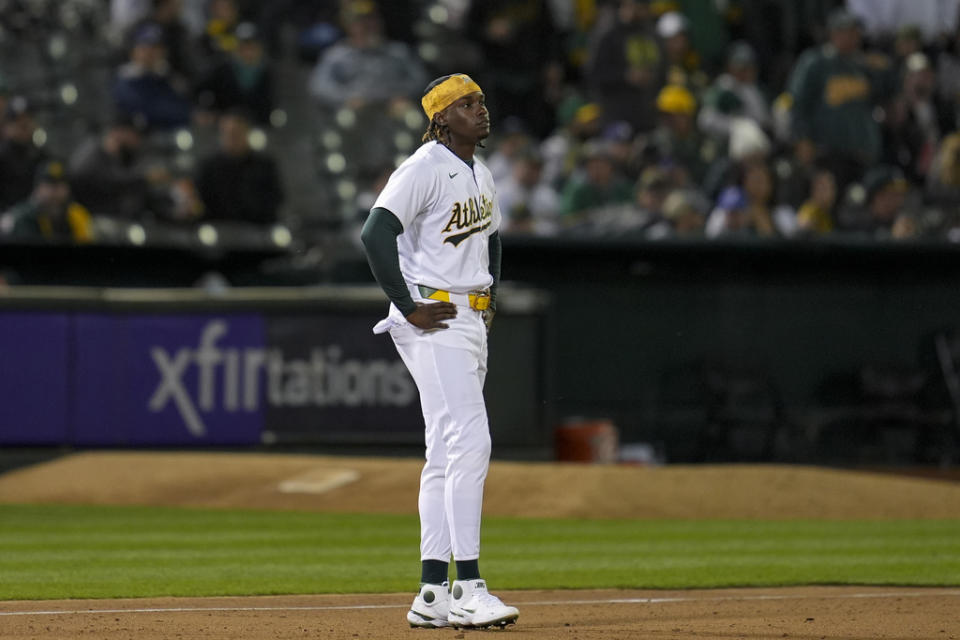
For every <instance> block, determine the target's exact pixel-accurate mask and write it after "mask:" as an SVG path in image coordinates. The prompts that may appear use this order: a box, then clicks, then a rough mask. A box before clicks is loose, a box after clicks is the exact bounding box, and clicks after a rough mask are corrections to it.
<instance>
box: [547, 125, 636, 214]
mask: <svg viewBox="0 0 960 640" xmlns="http://www.w3.org/2000/svg"><path fill="white" fill-rule="evenodd" d="M583 158H584V166H583V172H582V173H581V174H579V175H575V176H574V177H572V178H571V179H570V180H569V181H568V182H567V184H566V186H565V187H564V189H563V193H562V194H561V203H560V214H561V217H562V220H563V223H564V224H571V223H575V222H579V221H581V220H582V219H583V218H585V217H588V215H589V213H590V212H591V211H596V210H598V209H602V208H604V207H610V206H617V205H624V204H628V203H630V202H631V201H632V200H633V188H632V186H631V185H630V182H629V181H627V180H626V179H625V178H623V177H622V176H621V175H620V174H619V172H618V170H617V165H616V163H615V161H614V159H613V156H612V155H611V154H610V151H609V149H608V148H607V147H606V146H605V145H604V144H603V143H601V142H597V141H591V142H590V143H588V144H587V145H586V148H585V149H584V153H583Z"/></svg>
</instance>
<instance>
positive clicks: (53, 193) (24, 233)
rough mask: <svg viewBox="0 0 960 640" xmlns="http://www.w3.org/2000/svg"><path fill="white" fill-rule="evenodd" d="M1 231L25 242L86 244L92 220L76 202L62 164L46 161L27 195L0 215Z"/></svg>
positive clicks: (92, 236) (91, 236)
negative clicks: (41, 241)
mask: <svg viewBox="0 0 960 640" xmlns="http://www.w3.org/2000/svg"><path fill="white" fill-rule="evenodd" d="M0 229H2V230H3V232H4V233H5V234H7V235H10V236H11V237H14V238H20V239H25V240H43V241H49V242H59V243H87V242H91V241H93V240H94V231H93V218H92V217H91V215H90V212H89V211H87V209H86V207H84V206H83V205H81V204H79V203H77V202H75V201H74V200H73V199H72V196H71V193H70V185H69V184H68V183H67V177H66V171H65V168H64V166H63V163H62V162H59V161H57V160H48V161H45V162H43V163H42V164H41V165H40V166H39V167H38V168H37V172H36V176H35V178H34V184H33V188H32V190H31V191H30V194H29V196H28V197H27V198H26V199H25V200H24V201H22V202H20V203H18V204H16V205H14V206H13V208H11V209H10V210H9V211H7V212H5V213H4V214H3V215H2V216H0Z"/></svg>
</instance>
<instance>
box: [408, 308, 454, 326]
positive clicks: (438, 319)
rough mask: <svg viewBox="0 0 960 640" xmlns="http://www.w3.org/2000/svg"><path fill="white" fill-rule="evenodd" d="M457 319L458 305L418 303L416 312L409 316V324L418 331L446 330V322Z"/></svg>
mask: <svg viewBox="0 0 960 640" xmlns="http://www.w3.org/2000/svg"><path fill="white" fill-rule="evenodd" d="M456 317H457V305H455V304H453V303H452V302H434V303H432V304H425V303H423V302H418V303H417V309H416V311H414V312H413V313H411V314H410V315H408V316H407V322H409V323H410V324H412V325H413V326H415V327H417V328H418V329H423V330H424V331H429V330H431V329H446V328H447V324H446V323H445V322H444V320H450V319H451V318H456Z"/></svg>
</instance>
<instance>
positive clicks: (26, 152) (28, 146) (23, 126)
mask: <svg viewBox="0 0 960 640" xmlns="http://www.w3.org/2000/svg"><path fill="white" fill-rule="evenodd" d="M4 115H5V117H4V120H3V139H2V140H0V210H3V209H6V208H7V207H9V206H11V205H13V204H15V203H17V202H20V201H21V200H23V199H24V198H26V197H27V196H28V195H29V194H30V191H31V189H32V188H33V183H34V175H35V174H36V172H37V168H38V167H39V166H40V165H41V164H42V163H43V161H44V160H45V159H46V154H45V153H44V152H43V150H42V149H41V148H39V147H37V145H36V144H34V140H33V135H34V132H35V131H36V129H37V124H36V120H35V119H34V113H33V107H32V106H31V105H30V103H29V101H28V100H27V99H26V98H24V97H23V96H14V97H13V98H11V99H10V101H9V103H8V104H7V109H6V113H5V114H4Z"/></svg>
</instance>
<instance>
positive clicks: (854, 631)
mask: <svg viewBox="0 0 960 640" xmlns="http://www.w3.org/2000/svg"><path fill="white" fill-rule="evenodd" d="M501 595H503V596H504V598H505V600H506V601H508V602H511V603H513V604H515V605H517V606H518V607H519V609H520V620H519V622H518V624H517V625H515V626H511V627H508V628H507V629H506V630H504V631H486V632H483V631H462V630H461V631H455V630H453V629H440V630H429V631H428V630H421V629H410V628H409V627H408V626H407V625H406V621H405V619H404V613H405V611H406V607H407V606H408V605H409V601H410V595H409V594H391V595H357V596H297V597H256V598H205V599H187V598H163V599H144V600H119V601H103V600H95V601H89V600H73V601H55V602H51V601H45V602H0V637H3V638H4V639H5V640H28V639H31V640H34V639H40V640H52V639H54V638H97V639H103V640H121V639H127V638H137V639H138V640H159V639H168V638H169V639H175V638H203V640H221V639H222V640H228V639H229V640H233V639H235V638H245V639H250V640H286V639H294V638H297V639H299V638H324V639H325V640H355V639H357V638H361V639H377V640H394V639H398V640H402V639H406V638H410V639H415V640H424V639H428V640H434V639H435V640H454V639H457V640H460V639H464V638H480V637H484V636H483V634H488V635H487V636H486V637H501V636H499V635H496V634H501V633H502V634H504V635H503V636H502V637H504V638H525V639H527V640H564V639H569V640H626V639H631V640H632V639H636V638H644V639H662V640H672V639H678V640H679V639H681V638H682V639H685V640H686V639H689V638H718V639H725V638H748V639H760V638H764V639H765V638H771V639H772V638H778V639H782V638H793V639H803V640H807V639H809V640H819V639H828V638H829V639H839V638H844V639H857V640H875V639H876V640H880V639H890V640H892V639H907V638H910V639H915V638H918V639H919V638H922V639H941V640H960V618H958V616H957V612H958V611H960V590H948V589H916V588H901V589H893V588H867V587H822V588H811V587H804V588H792V589H775V590H770V589H724V590H710V591H654V592H651V591H562V592H548V591H523V592H514V593H509V592H508V593H503V594H501ZM28 612H39V613H29V615H24V614H25V613H28ZM54 612H60V613H54ZM11 614H14V615H11Z"/></svg>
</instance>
